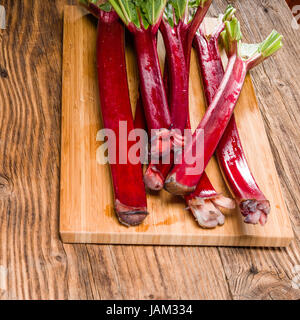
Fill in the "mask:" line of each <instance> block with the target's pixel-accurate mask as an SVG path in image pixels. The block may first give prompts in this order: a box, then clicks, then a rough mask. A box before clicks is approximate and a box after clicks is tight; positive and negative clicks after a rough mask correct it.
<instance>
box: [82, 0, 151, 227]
mask: <svg viewBox="0 0 300 320" xmlns="http://www.w3.org/2000/svg"><path fill="white" fill-rule="evenodd" d="M85 2H86V4H88V1H85ZM107 10H109V8H108V9H107ZM93 12H95V11H93ZM98 18H99V22H98V35H97V70H98V80H99V94H100V103H101V113H102V118H103V125H104V128H105V129H108V130H112V131H113V132H114V134H115V137H116V150H117V152H116V163H110V170H111V176H112V183H113V188H114V196H115V211H116V214H117V217H118V219H119V221H120V222H121V223H122V224H124V225H126V226H133V225H138V224H140V223H141V222H142V221H143V220H144V219H145V218H146V216H147V214H148V213H147V201H146V192H145V187H144V183H143V176H142V170H141V164H136V165H134V164H131V163H130V162H129V161H128V163H127V164H120V163H118V160H119V148H121V149H122V150H120V152H122V153H123V154H128V151H129V149H130V147H131V146H132V145H133V144H134V143H135V142H130V141H128V143H127V144H124V143H122V142H121V141H120V140H119V139H120V138H119V130H120V128H119V123H120V121H125V122H126V123H127V134H128V133H129V132H130V131H132V130H134V125H133V117H132V111H131V105H130V99H129V91H128V83H127V74H126V61H125V37H124V26H123V24H122V22H121V21H120V19H119V17H118V15H117V14H116V12H114V11H113V10H110V11H108V12H105V11H103V10H100V11H99V15H98ZM108 143H109V140H108Z"/></svg>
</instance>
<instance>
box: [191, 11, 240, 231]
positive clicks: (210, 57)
mask: <svg viewBox="0 0 300 320" xmlns="http://www.w3.org/2000/svg"><path fill="white" fill-rule="evenodd" d="M235 11H236V10H235V9H234V8H233V7H232V6H231V5H229V6H228V7H227V9H226V12H225V14H224V16H223V17H222V21H221V22H220V23H219V25H218V26H217V27H216V28H215V30H214V32H213V33H212V34H211V35H210V36H209V37H206V36H203V35H202V34H203V33H202V27H200V29H199V32H201V34H199V32H197V33H196V35H195V39H194V43H195V44H196V46H195V47H196V49H197V53H198V55H199V63H200V67H201V70H202V72H203V86H204V92H205V96H206V98H207V102H208V105H209V104H210V103H211V102H212V99H213V97H214V95H215V93H216V91H217V89H218V87H219V85H220V83H221V81H222V79H223V76H224V69H223V65H222V61H221V57H220V54H219V50H218V39H219V36H220V33H221V32H222V31H223V30H224V28H225V21H227V20H228V21H230V20H231V19H232V17H233V15H234V13H235ZM200 48H201V51H200V50H199V49H200ZM185 200H186V203H187V205H188V207H189V208H190V210H191V212H192V213H193V215H194V217H195V219H196V221H197V222H198V223H199V225H200V226H201V227H203V228H215V227H216V226H217V225H223V224H224V222H225V217H224V215H223V213H222V212H221V211H220V210H219V207H222V208H227V209H233V208H235V202H234V200H232V199H230V198H227V197H224V196H223V195H222V194H220V193H217V192H216V191H215V189H214V188H213V186H212V185H211V183H210V181H209V179H208V177H207V175H206V174H205V172H204V173H203V175H202V177H201V179H200V181H199V182H198V185H197V187H196V190H195V191H194V192H193V193H192V194H190V195H188V196H185Z"/></svg>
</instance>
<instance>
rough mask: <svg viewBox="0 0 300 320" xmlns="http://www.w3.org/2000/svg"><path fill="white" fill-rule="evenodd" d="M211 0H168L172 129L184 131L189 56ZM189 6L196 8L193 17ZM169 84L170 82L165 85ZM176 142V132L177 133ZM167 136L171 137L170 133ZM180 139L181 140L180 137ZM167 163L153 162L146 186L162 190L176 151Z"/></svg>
mask: <svg viewBox="0 0 300 320" xmlns="http://www.w3.org/2000/svg"><path fill="white" fill-rule="evenodd" d="M211 2H212V1H211V0H202V1H194V5H193V6H192V8H190V7H189V1H187V0H181V1H178V0H177V1H172V0H171V1H168V4H167V6H166V8H165V12H164V16H163V18H162V22H161V25H160V31H161V33H162V35H163V39H164V43H165V48H166V62H167V63H166V67H165V74H164V83H165V89H168V97H169V106H170V110H171V117H172V123H173V129H177V130H179V131H178V132H179V133H181V134H183V131H184V129H185V128H186V125H187V119H188V112H189V109H188V103H189V93H188V86H189V82H188V81H189V60H190V53H191V48H192V41H191V40H192V39H193V37H194V35H195V33H196V30H197V28H198V27H199V25H200V24H201V22H202V21H203V19H204V17H205V15H206V13H207V10H208V8H209V6H210V4H211ZM190 10H192V11H193V14H192V19H190ZM166 84H167V85H166ZM174 136H175V139H174V140H175V141H174V140H173V142H174V143H175V144H176V140H177V139H176V136H178V135H176V133H175V134H174ZM167 138H168V137H167ZM177 142H179V143H180V142H181V141H180V139H179V141H178V140H177ZM168 160H170V161H168V163H163V162H161V163H159V164H153V163H150V165H149V167H148V169H147V171H146V173H145V175H144V181H145V184H146V186H147V187H148V188H149V189H151V190H161V189H162V188H163V186H164V182H165V179H166V177H167V175H168V173H169V172H170V170H171V169H172V167H173V163H174V154H173V153H171V155H170V159H168Z"/></svg>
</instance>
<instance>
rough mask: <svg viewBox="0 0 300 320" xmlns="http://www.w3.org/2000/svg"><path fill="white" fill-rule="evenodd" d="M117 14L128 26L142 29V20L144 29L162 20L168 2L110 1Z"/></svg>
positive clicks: (152, 0)
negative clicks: (131, 25)
mask: <svg viewBox="0 0 300 320" xmlns="http://www.w3.org/2000/svg"><path fill="white" fill-rule="evenodd" d="M109 2H110V4H111V5H112V6H113V8H114V9H115V11H116V12H117V14H118V15H119V16H120V18H121V19H122V20H123V22H124V23H125V24H126V25H128V24H129V23H133V24H134V25H135V26H136V27H137V28H141V24H140V19H139V17H140V18H141V20H142V22H143V25H144V27H145V28H146V29H147V28H148V27H149V25H155V24H156V23H157V22H158V20H159V19H160V17H161V15H162V13H163V10H164V8H165V5H166V2H167V0H109Z"/></svg>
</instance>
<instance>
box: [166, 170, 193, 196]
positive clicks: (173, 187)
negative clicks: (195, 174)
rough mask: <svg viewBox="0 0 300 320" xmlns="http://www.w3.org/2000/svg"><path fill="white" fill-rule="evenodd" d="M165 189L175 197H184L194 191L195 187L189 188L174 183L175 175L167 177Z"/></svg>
mask: <svg viewBox="0 0 300 320" xmlns="http://www.w3.org/2000/svg"><path fill="white" fill-rule="evenodd" d="M165 189H166V190H167V191H168V192H170V193H172V194H174V195H177V196H186V195H188V194H190V193H192V192H194V191H195V189H196V187H189V186H185V185H183V184H180V183H178V182H177V181H176V178H175V174H173V175H171V176H169V177H168V179H167V180H166V182H165Z"/></svg>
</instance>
